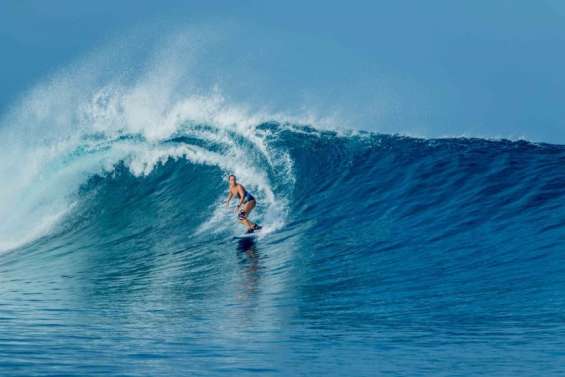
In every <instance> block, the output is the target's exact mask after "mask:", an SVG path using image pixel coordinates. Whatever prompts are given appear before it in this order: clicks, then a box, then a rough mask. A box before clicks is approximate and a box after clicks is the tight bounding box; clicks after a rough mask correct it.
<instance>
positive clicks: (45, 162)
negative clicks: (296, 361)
mask: <svg viewBox="0 0 565 377" xmlns="http://www.w3.org/2000/svg"><path fill="white" fill-rule="evenodd" d="M185 42H186V41H185ZM183 43H184V42H183ZM172 45H173V47H172V48H171V50H174V49H175V48H176V47H174V43H173V44H172ZM169 47H170V46H169ZM163 56H164V57H165V58H162V57H163ZM160 58H162V59H164V60H159V59H160ZM93 59H94V58H93ZM94 60H96V61H98V60H99V59H98V60H97V59H94ZM178 60H179V59H176V58H175V54H174V53H171V51H168V52H167V53H163V52H162V51H158V52H157V53H156V54H155V56H154V57H153V60H152V61H151V63H150V64H148V66H147V68H146V69H145V70H144V71H143V72H141V73H139V74H138V76H136V77H134V78H130V79H129V80H123V78H122V77H117V78H116V79H115V80H111V79H105V80H101V81H98V80H97V79H96V77H97V76H98V75H97V74H96V72H93V70H94V68H93V67H92V65H91V64H90V63H85V64H84V67H81V66H80V65H79V67H75V68H73V69H68V70H66V71H65V72H61V73H59V74H58V75H55V76H53V77H51V78H49V79H48V80H46V82H45V83H42V84H40V85H38V86H37V87H36V88H34V89H33V90H32V91H30V93H29V94H28V95H27V96H26V97H24V98H23V99H22V101H21V102H20V104H19V105H18V106H17V107H15V108H14V109H12V111H11V112H10V113H9V114H8V115H7V116H6V117H5V118H4V119H3V120H2V126H1V128H0V150H1V151H2V158H1V159H0V175H1V177H2V181H3V184H2V185H1V187H0V251H2V250H4V251H5V250H8V249H13V248H17V247H19V246H21V245H23V244H25V243H28V242H30V241H31V240H34V239H37V238H38V237H41V236H43V235H45V234H47V233H49V232H50V231H51V230H52V229H53V228H54V227H55V226H56V224H57V223H58V222H60V221H61V220H62V219H64V217H65V215H66V214H68V213H69V211H71V209H72V206H73V203H75V202H76V195H77V192H78V188H79V187H80V185H81V184H82V183H84V182H86V180H87V179H88V177H91V176H92V175H94V174H99V173H103V172H108V171H112V169H114V166H115V165H116V164H117V163H118V162H120V161H123V162H124V164H125V165H126V166H127V167H128V168H129V170H130V171H131V173H132V174H134V175H136V176H145V175H147V174H150V173H151V171H152V170H153V169H155V167H156V166H158V165H159V164H162V163H164V162H166V161H167V160H168V159H169V158H174V159H178V158H184V159H187V160H189V161H190V162H191V163H194V164H204V165H211V166H216V167H218V168H220V169H221V170H222V171H224V172H225V176H226V177H227V175H229V174H235V175H236V176H238V179H239V180H240V181H241V182H243V183H244V184H245V185H246V187H248V189H249V190H250V191H252V192H253V193H254V195H255V196H256V197H257V198H258V199H259V202H260V204H261V205H260V208H258V209H257V212H256V214H257V215H259V216H260V217H261V218H262V223H263V224H264V225H265V231H264V233H268V232H270V231H274V230H276V229H279V228H280V227H281V226H282V225H283V224H284V221H285V217H286V207H287V199H286V198H285V197H284V196H283V195H282V194H281V193H277V194H275V193H274V192H273V185H272V182H271V181H270V178H269V177H270V176H271V175H272V174H275V175H276V176H277V177H278V179H282V180H283V182H287V183H288V184H293V183H294V176H293V165H292V161H291V159H290V157H289V155H288V154H287V153H285V152H284V151H280V150H278V151H274V150H272V149H271V148H270V147H269V145H268V143H267V137H268V136H269V134H268V132H264V131H259V130H257V128H256V126H257V125H259V124H261V123H263V122H266V121H279V122H285V121H288V120H290V121H293V120H294V121H296V122H298V123H301V121H300V120H298V119H296V117H286V116H285V115H283V114H269V113H268V112H267V111H252V110H251V109H250V108H248V107H246V106H244V105H242V104H237V103H234V102H233V101H230V100H229V99H227V98H225V97H224V96H223V95H222V92H221V90H220V89H219V87H218V86H214V87H212V88H211V89H210V90H208V91H206V90H202V89H198V90H196V89H194V88H190V87H188V89H187V87H179V82H187V78H186V77H187V76H188V77H189V76H190V74H189V72H187V70H188V69H189V68H190V67H188V68H187V67H186V66H184V65H183V64H180V62H179V61H178ZM99 69H101V70H104V69H105V67H101V68H99ZM118 76H119V75H118ZM293 118H294V119H293ZM302 123H303V122H302ZM199 125H206V126H208V127H209V128H205V129H203V128H199ZM179 135H188V136H191V137H195V138H197V139H200V140H204V141H205V142H206V143H211V144H214V145H216V146H218V150H216V151H213V150H207V149H205V148H204V147H202V146H198V145H187V144H181V143H176V144H175V143H170V142H169V143H163V142H164V141H167V140H168V139H170V138H171V137H173V136H179ZM241 140H244V141H245V143H243V144H242V143H241ZM212 211H213V212H212V214H211V216H210V218H209V220H208V221H207V222H206V223H205V224H202V225H201V227H200V228H199V231H202V230H203V229H211V228H212V227H213V228H218V224H219V223H221V222H224V223H226V219H227V217H226V216H228V215H227V214H226V212H225V210H223V209H220V207H218V208H217V209H213V210H212ZM229 223H233V222H229Z"/></svg>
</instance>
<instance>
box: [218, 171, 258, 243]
mask: <svg viewBox="0 0 565 377" xmlns="http://www.w3.org/2000/svg"><path fill="white" fill-rule="evenodd" d="M235 195H237V196H239V204H238V205H237V209H238V210H239V214H238V218H239V222H240V223H241V224H243V225H245V226H246V227H247V232H246V233H253V232H254V231H255V230H259V229H261V226H259V225H257V224H255V223H252V222H251V221H249V219H248V218H247V217H248V216H249V214H250V213H251V211H253V208H255V205H256V203H257V201H256V200H255V197H254V196H253V195H251V194H250V193H249V191H247V190H246V189H245V187H244V186H243V185H242V184H240V183H237V180H236V178H235V175H233V174H232V175H230V176H229V192H228V200H227V201H226V208H228V207H229V205H230V200H231V199H232V198H233V197H234V196H235ZM242 206H243V207H242Z"/></svg>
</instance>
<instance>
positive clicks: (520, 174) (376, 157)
mask: <svg viewBox="0 0 565 377" xmlns="http://www.w3.org/2000/svg"><path fill="white" fill-rule="evenodd" d="M50 151H51V153H49V154H47V153H44V154H42V150H41V149H39V150H37V149H36V152H37V155H38V156H40V157H41V165H40V168H41V169H38V171H42V172H43V173H42V175H41V176H40V175H32V177H33V180H32V182H34V183H33V185H32V186H30V187H28V188H26V190H27V191H25V192H24V193H23V194H21V196H19V197H18V200H19V202H18V206H13V207H10V205H12V204H13V203H10V202H9V201H8V200H7V199H5V200H4V202H3V203H4V204H3V205H4V207H2V208H4V209H5V212H4V213H6V214H8V213H11V212H8V210H6V208H8V209H11V210H12V211H14V212H13V215H12V217H10V219H12V221H11V223H10V224H8V223H5V224H4V227H2V226H0V231H3V232H4V233H1V234H2V236H3V240H5V241H6V243H5V245H11V246H10V247H6V248H5V252H4V254H2V255H0V329H1V331H0V361H1V363H0V374H2V375H7V376H8V375H9V376H19V375H21V376H32V375H81V376H91V375H124V376H146V375H171V376H176V375H178V376H181V375H182V376H184V375H219V374H224V373H230V374H237V375H251V374H255V375H308V376H311V375H358V376H374V375H450V376H454V375H465V376H472V375H480V374H482V375H523V376H531V375H559V373H560V372H562V371H563V365H564V364H565V355H564V354H563V351H562V350H563V349H564V348H565V347H564V346H565V314H564V313H565V296H563V291H564V289H565V264H564V262H565V254H564V252H563V250H564V248H563V246H564V245H565V228H564V225H565V169H564V166H565V148H564V147H563V146H555V145H549V144H542V145H537V144H531V143H528V142H510V141H487V140H481V139H441V140H423V139H411V138H401V137H394V136H386V135H374V134H365V133H361V134H338V133H335V132H330V131H324V132H322V131H318V130H315V129H311V128H307V127H301V126H292V125H288V124H286V125H284V124H279V123H262V124H258V125H253V124H250V125H248V126H246V127H243V128H240V129H234V128H229V127H220V126H217V125H213V124H195V123H184V125H183V126H182V127H180V128H177V129H176V131H175V133H173V134H168V135H167V136H166V137H164V138H159V139H157V140H156V139H155V138H153V139H151V138H148V137H146V136H143V135H141V136H140V135H139V134H133V133H130V134H128V133H123V132H122V133H119V134H117V135H116V134H109V133H106V134H82V135H81V136H80V137H79V138H77V139H74V140H73V141H72V142H69V141H68V140H67V141H65V144H64V147H59V148H56V152H52V151H53V148H51V149H50ZM43 152H44V151H43ZM242 156H245V158H244V159H243V158H242ZM22 168H23V167H22ZM4 171H6V170H4ZM231 173H234V174H236V175H237V176H238V177H239V179H240V181H241V182H242V183H243V184H244V185H245V186H246V187H247V188H248V189H249V190H250V191H251V192H252V193H253V194H254V195H255V196H256V197H257V198H258V207H257V210H256V212H255V213H254V216H252V219H253V218H254V219H256V220H258V221H259V222H260V223H262V224H263V225H264V226H265V228H264V231H263V232H262V233H261V234H259V235H258V236H257V237H255V238H247V239H237V238H235V237H234V236H237V235H240V234H241V233H242V229H241V227H240V225H239V224H237V222H236V221H235V217H234V214H233V213H232V212H231V211H229V210H225V209H224V208H223V207H222V200H223V199H224V198H225V195H226V192H227V175H228V174H231ZM30 174H31V173H30ZM21 176H22V175H20V176H18V177H20V178H21ZM21 179H23V178H21ZM11 184H12V183H11ZM6 192H8V191H6ZM8 194H9V192H8ZM24 194H25V195H24ZM5 195H7V194H5ZM12 195H15V194H13V193H12ZM3 198H12V199H13V198H14V196H12V197H10V196H4V197H3ZM17 208H20V209H21V211H20V212H18V211H17V210H16V209H17ZM60 209H64V211H63V212H62V215H61V216H60V217H58V218H56V219H54V222H53V224H52V225H51V226H50V227H48V228H46V229H48V231H43V232H41V233H40V235H39V236H38V238H37V237H36V238H35V239H33V240H32V241H29V240H26V242H23V243H21V244H19V245H18V244H17V241H18V237H20V230H21V229H25V230H26V232H31V233H33V231H35V229H34V228H33V226H34V224H37V223H40V221H39V220H40V219H42V218H43V217H42V216H44V215H45V214H46V213H58V211H59V210H60ZM23 233H25V232H21V234H23ZM38 234H39V233H38ZM20 238H21V237H20ZM8 241H9V242H8ZM14 245H15V246H14Z"/></svg>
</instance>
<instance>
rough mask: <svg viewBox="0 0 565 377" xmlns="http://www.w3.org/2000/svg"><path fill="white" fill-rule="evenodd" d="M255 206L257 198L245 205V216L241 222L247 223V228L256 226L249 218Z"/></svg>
mask: <svg viewBox="0 0 565 377" xmlns="http://www.w3.org/2000/svg"><path fill="white" fill-rule="evenodd" d="M253 208H255V200H250V201H248V202H247V203H245V206H244V207H243V211H245V218H243V219H241V223H242V224H243V225H245V226H246V227H247V229H252V228H254V227H255V223H253V222H251V221H249V218H248V216H249V214H250V213H251V211H253Z"/></svg>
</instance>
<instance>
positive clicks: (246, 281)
mask: <svg viewBox="0 0 565 377" xmlns="http://www.w3.org/2000/svg"><path fill="white" fill-rule="evenodd" d="M237 256H238V259H239V266H240V267H241V271H242V272H243V281H242V288H243V289H242V292H241V296H242V297H245V298H249V297H251V296H254V295H255V294H256V293H257V288H258V284H259V251H258V249H257V242H256V241H255V238H253V237H249V238H242V239H240V240H238V242H237Z"/></svg>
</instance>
